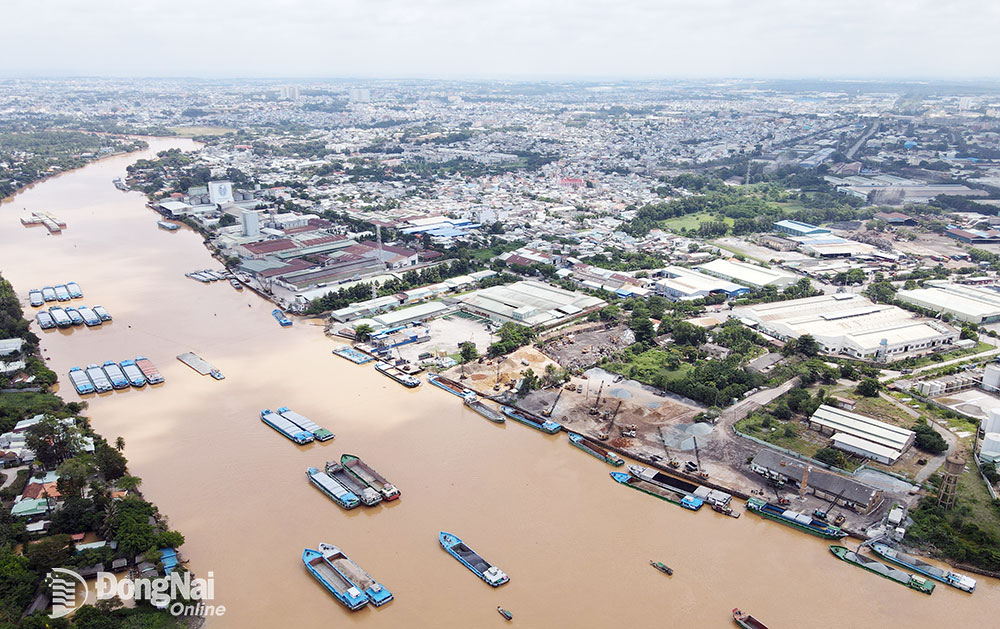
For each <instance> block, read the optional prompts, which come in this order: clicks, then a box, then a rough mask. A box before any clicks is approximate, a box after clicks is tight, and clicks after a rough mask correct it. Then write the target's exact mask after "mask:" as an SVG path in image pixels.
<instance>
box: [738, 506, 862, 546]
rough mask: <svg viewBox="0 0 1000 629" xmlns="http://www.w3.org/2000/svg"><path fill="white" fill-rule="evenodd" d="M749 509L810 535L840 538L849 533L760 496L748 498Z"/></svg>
mask: <svg viewBox="0 0 1000 629" xmlns="http://www.w3.org/2000/svg"><path fill="white" fill-rule="evenodd" d="M747 509H749V510H750V511H753V512H754V513H756V514H758V515H761V516H763V517H765V518H767V519H769V520H774V521H775V522H781V523H782V524H784V525H786V526H791V527H793V528H797V529H799V530H800V531H805V532H806V533H809V534H810V535H815V536H817V537H822V538H823V539H840V538H842V537H847V533H845V532H843V531H841V530H840V527H837V526H833V525H832V524H827V523H826V522H823V521H822V520H817V519H816V518H814V517H812V516H809V515H806V514H804V513H799V512H798V511H792V510H791V509H785V508H784V507H780V506H778V505H773V504H771V503H769V502H767V501H765V500H762V499H760V498H748V499H747Z"/></svg>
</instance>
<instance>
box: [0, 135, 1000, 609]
mask: <svg viewBox="0 0 1000 629" xmlns="http://www.w3.org/2000/svg"><path fill="white" fill-rule="evenodd" d="M194 146H196V145H195V144H194V143H193V142H189V141H184V140H181V139H174V138H171V139H163V140H153V141H151V142H150V148H149V150H148V151H146V152H140V153H139V154H134V155H130V156H122V157H119V158H114V159H110V160H104V161H102V162H100V163H95V164H92V165H90V166H88V167H86V168H84V169H82V170H79V171H75V172H73V173H69V174H66V175H63V176H61V177H59V178H55V179H52V180H50V181H48V182H46V183H45V185H40V186H36V187H35V188H33V189H31V190H29V191H26V192H25V193H24V194H22V195H20V196H18V197H15V199H16V205H17V206H18V207H20V206H25V207H28V208H29V209H32V210H36V209H44V210H46V211H52V212H54V213H56V214H57V215H60V216H61V217H64V218H65V219H66V220H67V221H71V226H72V227H71V229H69V230H67V231H66V232H64V234H63V235H62V236H61V237H60V238H46V239H41V240H39V239H26V238H24V237H23V233H24V231H23V230H21V229H20V227H19V226H18V225H17V218H16V212H12V211H10V210H11V208H10V204H5V205H2V206H0V252H2V253H0V262H2V266H3V269H4V273H5V275H6V276H7V277H8V278H9V279H11V280H12V281H13V282H14V283H15V285H16V286H18V287H21V289H22V290H23V291H26V290H27V289H28V288H31V287H34V286H41V285H48V284H51V283H53V282H59V281H66V280H70V279H72V280H74V281H77V282H78V283H79V284H80V285H81V287H82V288H83V290H84V293H85V295H86V299H87V301H88V303H90V302H93V303H100V304H102V305H104V306H105V307H106V308H108V309H109V310H111V311H112V312H114V315H115V320H114V322H112V323H111V324H110V325H107V324H106V325H105V326H102V328H101V329H96V330H88V331H86V332H87V333H82V331H81V333H79V334H77V333H74V332H70V331H64V330H53V331H46V332H44V333H40V334H39V336H40V337H41V339H42V340H41V344H42V347H43V349H44V350H45V355H46V356H48V357H49V358H50V360H49V361H48V363H49V365H50V367H51V368H52V369H54V370H55V371H56V372H57V373H58V374H59V375H60V377H65V373H66V371H67V370H68V369H69V367H71V366H74V365H80V364H88V363H92V362H96V361H98V360H109V359H118V360H120V359H122V358H125V357H128V356H135V355H143V356H147V357H149V358H151V359H152V360H153V362H154V363H156V364H157V366H158V367H159V368H160V370H161V372H162V373H163V375H164V377H165V378H166V382H165V384H164V385H163V386H162V387H158V388H156V389H154V390H149V389H148V388H147V390H143V391H128V392H124V391H123V392H116V393H110V394H106V395H101V396H96V397H91V398H89V399H88V401H89V403H90V409H89V415H90V416H91V421H92V422H93V424H94V427H95V429H96V430H98V432H101V433H104V434H109V435H119V434H120V435H122V436H123V437H124V438H125V440H126V441H127V443H128V448H129V452H130V455H129V458H130V466H131V468H132V470H133V473H134V474H136V475H138V476H140V477H142V478H143V481H144V483H143V489H144V492H145V494H146V496H148V497H149V499H150V500H152V501H153V502H155V503H157V504H158V505H159V507H160V508H161V509H162V510H163V512H164V513H169V514H170V517H171V525H172V526H173V527H176V528H177V529H179V530H182V531H183V532H184V534H185V537H186V543H185V551H186V553H185V554H186V555H187V556H188V557H190V558H191V563H190V565H189V567H190V568H191V569H192V570H193V571H194V572H195V573H197V574H206V573H207V572H209V571H212V572H213V573H214V577H215V582H216V588H215V594H216V602H217V603H218V604H223V605H226V607H227V613H226V615H224V616H222V617H216V618H211V619H209V620H208V622H207V626H209V627H213V628H214V627H273V626H279V625H284V626H294V627H320V626H326V625H329V624H330V623H331V622H332V623H338V624H339V623H343V624H349V625H353V624H360V623H364V624H365V626H366V627H400V626H410V627H423V626H435V627H456V628H457V627H463V628H464V627H470V626H485V625H486V623H492V622H497V621H498V620H497V618H498V617H497V614H496V606H497V605H502V606H503V607H505V608H507V609H510V610H511V611H512V612H513V613H514V614H515V617H516V622H517V623H518V625H519V626H523V627H553V626H578V627H590V626H601V625H611V624H623V625H627V626H633V627H651V626H655V625H657V624H661V623H662V620H663V619H664V618H670V619H671V621H672V622H674V623H675V624H678V625H680V626H690V627H699V626H727V625H728V623H731V622H732V620H731V611H730V610H732V608H733V607H734V606H740V607H741V608H743V609H748V610H752V611H753V613H754V615H755V616H757V617H759V618H762V619H764V620H765V621H766V622H767V623H768V624H770V625H773V626H791V625H793V624H796V623H798V624H801V623H802V622H803V619H808V621H807V624H809V625H810V626H811V625H817V626H824V625H830V626H837V625H841V624H852V625H855V626H859V627H878V626H888V625H897V624H902V625H905V626H910V627H929V626H938V625H941V624H945V623H965V624H968V625H971V626H979V625H981V624H982V620H983V618H986V617H987V616H986V615H987V614H988V613H990V610H991V609H993V608H995V607H996V606H997V604H1000V587H998V585H997V583H996V582H995V581H992V580H987V579H983V580H982V581H981V583H980V586H979V588H978V589H977V591H976V593H975V595H973V596H972V597H969V596H968V595H965V594H963V593H961V592H958V591H950V588H939V590H938V591H936V592H935V593H934V596H932V597H927V596H918V595H917V594H916V593H914V592H911V591H909V590H907V589H906V588H902V587H899V586H898V585H896V584H894V583H891V582H889V581H887V580H885V579H877V578H874V577H873V576H871V575H868V574H865V573H864V572H863V571H860V570H857V569H856V568H854V567H853V566H850V565H848V564H845V563H843V562H837V561H835V560H834V559H833V558H832V557H831V556H830V552H829V550H828V548H827V544H825V543H824V542H823V541H822V540H818V539H817V538H814V537H811V536H809V535H806V534H804V533H798V532H796V531H794V530H791V529H789V528H788V527H784V526H781V525H778V524H775V523H772V522H769V521H767V520H764V519H762V518H749V517H741V518H740V519H738V520H736V519H733V518H728V517H725V516H723V515H721V514H717V513H714V512H705V510H702V512H699V513H697V514H694V513H690V512H688V511H685V510H682V509H680V508H677V507H675V506H673V505H670V504H667V503H665V502H663V501H659V500H656V499H653V498H650V497H649V496H645V495H643V494H641V493H640V492H636V491H628V490H627V489H626V488H622V487H621V486H619V485H618V484H617V483H615V482H614V481H612V480H611V479H610V478H609V476H608V472H609V471H610V470H611V468H610V467H609V466H606V465H604V464H602V463H601V462H600V461H597V460H596V459H594V458H593V457H590V456H587V455H585V454H583V453H581V452H580V451H579V450H577V449H575V448H572V447H570V446H569V445H568V444H567V443H566V438H565V436H563V435H554V436H547V435H543V434H541V433H539V432H537V431H534V430H531V429H530V428H527V427H525V426H522V425H519V424H517V423H514V422H508V423H507V424H504V425H497V424H493V423H490V422H488V421H486V420H484V419H483V418H482V417H480V416H479V415H477V414H475V413H474V412H472V411H470V410H468V409H466V408H465V407H464V406H463V405H462V403H461V401H460V400H458V398H456V397H455V396H453V395H449V394H448V393H445V392H444V391H441V390H438V389H436V388H434V387H429V386H427V385H426V384H424V385H422V386H421V387H419V388H418V389H416V390H407V389H404V388H403V387H400V386H399V385H397V384H396V383H395V382H392V381H391V380H389V379H388V378H385V377H383V376H381V375H379V374H378V373H377V372H375V371H374V369H372V368H370V366H357V365H354V364H351V363H349V362H348V361H345V360H343V359H341V358H339V357H336V356H333V355H332V354H331V353H330V350H331V349H332V348H333V347H334V346H335V345H337V344H338V342H337V341H335V340H331V339H327V338H326V337H324V335H323V332H322V327H321V326H316V325H300V324H298V323H296V325H294V326H292V327H291V328H281V327H279V326H278V325H277V323H276V322H275V320H274V318H273V317H271V315H270V312H271V309H272V306H271V305H270V304H269V303H268V302H266V301H264V300H263V299H261V298H259V297H258V296H256V295H253V294H249V293H248V292H247V291H244V292H243V293H239V292H237V291H234V290H232V289H231V288H230V287H228V286H226V285H224V284H222V283H215V284H202V283H199V282H194V281H191V280H190V279H188V278H186V277H184V273H186V272H189V271H191V270H192V269H197V268H205V267H207V266H209V265H210V264H211V263H210V262H209V260H210V257H209V255H210V254H209V252H208V251H207V250H206V249H205V247H204V246H203V244H202V238H201V237H200V236H199V235H198V234H196V233H194V232H191V231H188V230H178V231H177V232H167V231H165V230H162V229H159V228H158V227H156V220H157V219H158V215H156V214H155V213H154V212H152V211H150V210H148V209H147V208H146V207H145V206H144V204H145V199H144V197H143V196H142V195H141V194H140V193H137V192H131V193H122V192H119V191H117V190H116V189H115V188H114V187H113V186H112V185H111V184H110V182H111V180H112V179H113V178H114V177H118V176H122V174H123V173H124V171H125V167H126V166H127V165H128V164H129V163H131V162H132V161H134V160H135V159H137V158H139V157H142V156H144V155H152V154H155V152H156V151H158V150H163V149H165V148H170V147H180V148H184V149H185V150H189V149H191V148H194ZM186 351H193V352H195V353H197V354H198V355H199V356H202V357H204V358H205V359H206V360H208V361H209V362H211V363H212V364H213V365H215V366H216V367H218V368H219V369H220V370H221V371H222V372H223V373H225V374H226V379H225V380H223V381H215V380H212V379H211V378H210V377H207V376H206V377H202V376H199V375H197V374H196V373H194V372H193V371H191V370H190V369H189V368H188V367H186V366H185V365H183V364H181V363H180V362H179V361H177V360H176V359H175V357H176V356H177V355H178V354H180V353H182V352H186ZM64 394H65V395H66V396H67V399H75V398H74V395H75V394H72V393H64ZM278 406H289V407H291V408H294V409H295V410H296V411H298V412H300V413H302V414H304V415H306V416H308V417H310V418H312V419H313V420H315V421H316V422H317V423H319V424H321V425H323V426H325V427H326V428H329V429H330V430H332V431H333V432H335V433H336V434H337V437H336V439H334V440H332V441H329V442H326V443H323V444H317V443H313V444H310V445H308V446H304V447H298V446H295V445H293V444H292V443H290V442H289V441H287V440H286V439H284V438H282V437H281V436H280V435H278V434H277V433H275V432H274V431H273V430H272V429H270V428H268V427H267V426H265V425H264V424H262V423H261V421H260V420H259V411H260V409H262V408H272V409H273V408H276V407H278ZM344 452H349V453H353V454H357V455H360V456H362V457H363V458H364V459H365V460H366V461H368V462H369V463H371V464H372V465H373V467H375V468H376V469H378V470H379V472H381V473H383V474H384V475H385V476H386V477H388V478H389V480H391V481H392V482H393V483H394V484H396V485H397V486H398V487H399V488H400V490H401V491H402V494H403V495H402V498H401V499H400V500H398V501H394V502H393V503H391V504H389V505H387V506H383V507H376V508H373V509H365V508H361V507H359V508H358V509H355V510H352V511H349V512H345V511H342V510H340V509H339V508H338V507H336V506H335V505H334V504H333V503H332V502H331V501H330V500H329V499H327V498H326V497H325V496H323V495H322V494H321V493H319V492H318V491H316V489H315V488H313V487H312V486H310V484H309V483H308V482H307V480H306V478H305V474H304V472H305V469H306V468H307V467H310V466H320V465H321V464H322V463H323V462H324V461H327V460H334V459H338V458H339V456H340V454H341V453H344ZM441 530H447V531H451V532H454V533H456V534H458V535H459V536H461V537H462V538H463V539H465V540H466V541H467V542H468V543H469V544H470V546H472V547H474V548H475V549H476V550H477V551H480V552H482V553H483V555H484V556H486V557H489V558H490V559H491V560H493V561H496V562H497V564H498V565H499V566H500V567H501V568H502V569H503V570H504V572H506V573H507V574H509V575H510V577H511V582H510V583H509V584H507V585H504V586H503V588H501V589H500V590H493V589H492V588H489V587H487V586H485V585H484V584H482V583H480V582H478V580H477V579H475V578H473V577H472V576H471V575H469V573H468V571H467V570H465V569H464V568H462V567H461V566H460V565H458V564H457V563H456V562H455V561H454V559H452V558H451V557H449V556H448V555H447V553H445V552H444V551H443V550H441V548H440V546H439V544H438V542H437V533H438V531H441ZM321 541H326V542H330V543H334V544H337V545H338V546H340V547H341V548H343V549H344V551H345V552H346V553H347V554H348V555H350V556H351V558H352V559H355V560H356V561H357V562H358V563H359V564H360V565H362V566H364V567H365V568H366V569H367V570H369V571H370V572H371V573H372V574H373V575H374V576H376V577H377V578H378V580H379V581H381V582H383V583H385V584H386V586H387V587H388V588H389V589H390V590H392V592H393V594H394V595H395V600H394V601H393V602H392V603H390V604H388V605H386V606H384V607H382V608H379V609H377V610H375V609H369V610H366V611H362V612H359V613H357V614H350V613H349V612H347V611H345V610H344V609H343V608H342V607H341V606H340V605H339V604H338V603H336V601H334V600H333V599H332V598H331V597H330V596H329V595H328V594H327V593H326V592H325V591H324V590H323V589H322V588H321V587H320V586H318V585H317V584H316V583H315V582H314V581H313V580H312V579H311V577H310V576H309V575H308V574H307V573H306V571H305V570H304V569H303V567H302V563H301V560H300V557H301V553H302V549H303V548H305V547H313V548H314V547H315V544H317V543H318V542H321ZM650 559H655V560H659V561H664V562H665V563H667V564H669V565H670V566H671V567H672V568H673V569H674V570H675V574H674V576H673V577H672V578H670V579H669V580H667V579H665V578H664V576H663V575H661V574H660V573H658V572H656V571H655V570H652V569H650V568H649V565H648V562H649V560H650ZM622 592H627V593H628V594H627V597H626V600H624V601H623V602H622V603H616V604H611V602H610V599H611V597H617V598H621V597H622V595H621V593H622Z"/></svg>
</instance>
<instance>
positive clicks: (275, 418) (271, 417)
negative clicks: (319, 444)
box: [260, 408, 313, 446]
mask: <svg viewBox="0 0 1000 629" xmlns="http://www.w3.org/2000/svg"><path fill="white" fill-rule="evenodd" d="M260 421H262V422H264V423H265V424H267V425H268V426H270V427H271V428H274V429H275V430H277V431H278V432H279V433H281V434H282V435H284V436H285V437H287V438H288V439H290V440H291V441H294V442H295V443H297V444H299V445H300V446H301V445H305V444H307V443H310V442H311V441H312V440H313V436H312V433H311V432H307V431H305V430H302V429H301V428H299V427H298V426H296V425H295V424H293V423H292V422H290V421H288V420H287V419H285V418H284V417H282V416H281V415H278V414H277V413H272V412H271V410H270V409H266V408H265V409H264V410H262V411H261V412H260Z"/></svg>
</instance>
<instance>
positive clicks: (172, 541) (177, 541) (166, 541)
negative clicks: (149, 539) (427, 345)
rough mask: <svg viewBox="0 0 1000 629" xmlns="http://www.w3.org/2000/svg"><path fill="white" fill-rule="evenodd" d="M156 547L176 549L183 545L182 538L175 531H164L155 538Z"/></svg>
mask: <svg viewBox="0 0 1000 629" xmlns="http://www.w3.org/2000/svg"><path fill="white" fill-rule="evenodd" d="M156 545H157V546H159V547H160V548H177V547H179V546H182V545H184V536H183V535H181V534H180V533H178V532H177V531H164V532H162V533H160V534H159V535H157V536H156Z"/></svg>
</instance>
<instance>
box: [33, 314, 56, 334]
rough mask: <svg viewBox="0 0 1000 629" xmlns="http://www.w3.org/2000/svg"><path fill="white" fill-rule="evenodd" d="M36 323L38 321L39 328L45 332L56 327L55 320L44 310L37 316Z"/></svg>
mask: <svg viewBox="0 0 1000 629" xmlns="http://www.w3.org/2000/svg"><path fill="white" fill-rule="evenodd" d="M35 321H38V327H40V328H41V329H43V330H48V329H50V328H54V327H56V322H55V319H53V318H52V315H51V314H49V313H48V312H46V311H44V310H42V311H40V312H38V313H37V314H36V315H35Z"/></svg>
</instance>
